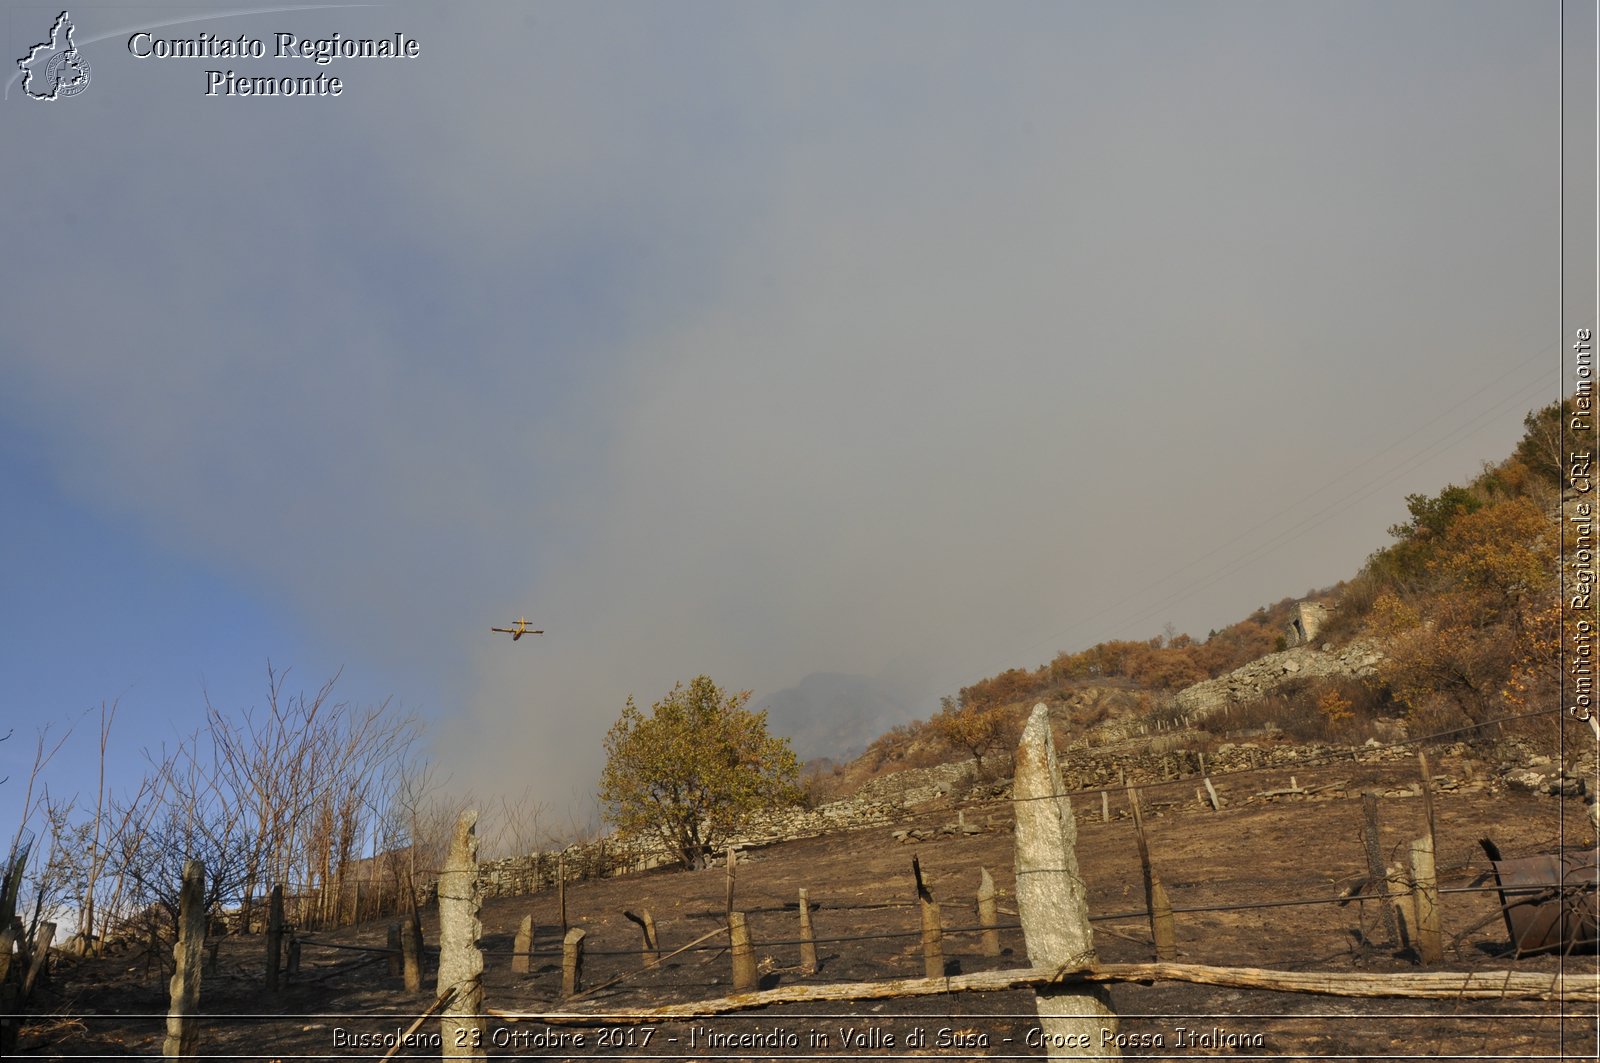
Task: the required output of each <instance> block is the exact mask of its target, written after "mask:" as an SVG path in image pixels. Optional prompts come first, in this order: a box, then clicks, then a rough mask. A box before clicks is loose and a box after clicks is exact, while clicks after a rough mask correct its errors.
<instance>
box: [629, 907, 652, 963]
mask: <svg viewBox="0 0 1600 1063" xmlns="http://www.w3.org/2000/svg"><path fill="white" fill-rule="evenodd" d="M622 914H623V917H624V918H626V919H627V920H628V921H629V922H630V923H633V924H634V925H636V926H637V927H638V928H639V933H640V935H641V936H642V937H643V938H644V944H643V945H641V946H640V949H639V959H640V961H641V962H643V963H644V965H645V966H646V967H648V966H650V962H651V961H652V960H654V959H655V958H656V957H658V956H660V955H661V946H660V945H659V944H658V943H657V940H656V920H655V917H654V916H652V915H651V914H650V910H649V909H648V908H646V909H644V910H643V911H641V912H640V913H639V914H638V915H635V914H634V913H632V912H623V913H622Z"/></svg>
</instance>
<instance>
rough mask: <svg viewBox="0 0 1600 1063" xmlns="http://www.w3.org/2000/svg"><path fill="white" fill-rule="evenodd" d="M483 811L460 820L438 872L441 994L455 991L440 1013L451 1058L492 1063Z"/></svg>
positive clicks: (445, 1053) (442, 1033)
mask: <svg viewBox="0 0 1600 1063" xmlns="http://www.w3.org/2000/svg"><path fill="white" fill-rule="evenodd" d="M477 824H478V813H477V810H476V809H469V810H467V811H466V812H463V813H462V814H461V818H460V819H459V820H457V821H456V829H455V834H454V835H453V836H452V837H451V839H450V855H449V856H448V857H446V858H445V862H444V868H443V870H441V871H440V872H439V981H438V989H437V992H438V994H439V995H440V996H443V995H444V994H446V993H451V994H452V996H451V998H450V1002H449V1003H448V1004H446V1005H445V1006H444V1009H443V1010H442V1011H441V1012H440V1015H439V1033H440V1036H441V1037H442V1038H443V1039H444V1044H443V1045H442V1046H441V1049H442V1054H443V1056H444V1058H446V1059H487V1058H488V1056H487V1055H486V1051H487V1049H488V1043H487V1041H486V1039H485V1034H486V1033H487V1031H486V1030H485V1028H484V1016H483V952H482V951H481V950H480V949H479V948H478V939H479V938H481V937H482V936H483V922H482V921H481V920H480V918H479V910H480V909H481V907H482V904H483V897H482V894H481V893H480V891H479V890H478V832H477Z"/></svg>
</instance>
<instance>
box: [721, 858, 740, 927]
mask: <svg viewBox="0 0 1600 1063" xmlns="http://www.w3.org/2000/svg"><path fill="white" fill-rule="evenodd" d="M736 859H737V857H736V856H735V855H734V851H733V846H731V845H730V846H728V862H727V869H728V874H727V881H726V883H725V885H726V887H727V888H726V890H725V891H724V893H723V901H722V914H723V915H729V914H731V913H732V912H733V875H734V870H733V867H734V861H735V860H736Z"/></svg>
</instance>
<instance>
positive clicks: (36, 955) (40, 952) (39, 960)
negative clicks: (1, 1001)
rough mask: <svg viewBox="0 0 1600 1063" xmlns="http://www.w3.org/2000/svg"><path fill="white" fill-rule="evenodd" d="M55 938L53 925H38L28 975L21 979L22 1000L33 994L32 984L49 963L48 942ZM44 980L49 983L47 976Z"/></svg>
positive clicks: (54, 926)
mask: <svg viewBox="0 0 1600 1063" xmlns="http://www.w3.org/2000/svg"><path fill="white" fill-rule="evenodd" d="M55 936H56V925H55V924H54V923H40V924H39V930H38V938H37V939H36V940H35V941H34V943H33V962H31V963H29V964H28V973H27V974H26V975H25V976H23V979H22V999H23V1000H27V999H28V995H29V994H30V993H32V992H33V983H34V982H35V981H36V980H37V979H38V977H39V974H40V972H41V971H44V970H45V967H46V965H47V964H48V963H49V962H50V942H52V941H53V940H55ZM45 980H46V981H49V978H48V976H47V977H46V979H45Z"/></svg>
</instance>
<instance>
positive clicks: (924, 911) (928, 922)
mask: <svg viewBox="0 0 1600 1063" xmlns="http://www.w3.org/2000/svg"><path fill="white" fill-rule="evenodd" d="M911 873H912V875H914V876H915V877H916V880H917V911H918V912H919V913H920V915H921V916H922V976H923V977H924V978H943V977H944V921H943V920H942V919H941V918H940V913H939V904H938V902H937V901H935V900H934V899H933V891H932V890H930V889H929V888H928V884H927V883H926V882H923V881H922V864H921V863H919V862H918V861H917V858H916V857H914V856H913V857H912V858H911Z"/></svg>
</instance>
